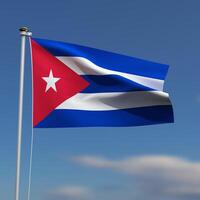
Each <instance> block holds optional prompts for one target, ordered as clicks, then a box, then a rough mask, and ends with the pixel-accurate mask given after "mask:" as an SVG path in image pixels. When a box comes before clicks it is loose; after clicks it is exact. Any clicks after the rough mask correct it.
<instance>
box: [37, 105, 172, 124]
mask: <svg viewBox="0 0 200 200" xmlns="http://www.w3.org/2000/svg"><path fill="white" fill-rule="evenodd" d="M173 121H174V119H173V110H172V106H152V107H143V108H132V109H124V110H112V111H82V110H54V111H53V112H52V113H51V114H50V115H49V116H48V117H46V118H45V119H44V120H43V121H42V122H40V123H39V124H38V125H37V126H36V127H35V128H56V127H57V128H59V127H119V126H142V125H151V124H161V123H171V122H173Z"/></svg>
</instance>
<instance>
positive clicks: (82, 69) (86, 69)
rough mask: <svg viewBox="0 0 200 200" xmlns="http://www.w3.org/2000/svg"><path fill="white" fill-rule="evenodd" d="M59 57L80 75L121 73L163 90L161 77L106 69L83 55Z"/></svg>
mask: <svg viewBox="0 0 200 200" xmlns="http://www.w3.org/2000/svg"><path fill="white" fill-rule="evenodd" d="M57 58H58V59H59V60H60V61H61V62H63V63H64V64H65V65H67V66H68V67H69V68H71V69H72V70H73V71H75V72H76V73H77V74H79V75H119V76H122V77H124V78H127V79H129V80H131V81H134V82H137V83H138V84H140V85H143V86H146V87H149V88H152V89H154V90H159V91H163V85H164V81H163V80H160V79H155V78H148V77H144V76H138V75H134V74H128V73H124V72H118V71H113V70H109V69H105V68H103V67H100V66H97V65H95V64H94V63H93V62H91V61H90V60H88V59H86V58H82V57H66V56H65V57H61V56H59V57H57Z"/></svg>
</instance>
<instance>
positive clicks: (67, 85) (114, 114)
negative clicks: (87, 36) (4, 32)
mask: <svg viewBox="0 0 200 200" xmlns="http://www.w3.org/2000/svg"><path fill="white" fill-rule="evenodd" d="M31 50H32V79H33V126H34V127H36V128H54V127H100V126H102V127H108V126H110V127H117V126H140V125H150V124H160V123H171V122H173V121H174V119H173V109H172V105H171V102H170V100H169V95H168V94H167V93H165V92H163V85H164V80H165V77H166V75H167V71H168V65H164V64H159V63H155V62H150V61H146V60H142V59H138V58H133V57H129V56H125V55H120V54H116V53H111V52H107V51H103V50H99V49H94V48H90V47H85V46H80V45H76V44H70V43H63V42H57V41H51V40H44V39H36V38H32V39H31Z"/></svg>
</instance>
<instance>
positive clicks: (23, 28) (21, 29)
mask: <svg viewBox="0 0 200 200" xmlns="http://www.w3.org/2000/svg"><path fill="white" fill-rule="evenodd" d="M19 31H20V32H22V31H24V32H28V28H27V27H25V26H23V27H21V28H20V29H19Z"/></svg>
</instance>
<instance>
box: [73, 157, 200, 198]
mask: <svg viewBox="0 0 200 200" xmlns="http://www.w3.org/2000/svg"><path fill="white" fill-rule="evenodd" d="M72 160H73V162H76V163H77V164H79V165H84V166H88V167H93V168H99V169H110V170H113V171H116V172H120V173H126V174H128V175H131V176H134V178H135V179H136V180H137V183H136V184H137V190H140V191H141V192H140V193H141V195H140V196H141V197H138V199H145V198H147V197H148V199H178V200H179V199H186V200H191V199H192V200H196V199H200V163H199V162H192V161H189V160H186V159H182V158H178V157H171V156H154V155H153V156H140V157H128V158H126V159H121V160H111V159H105V158H102V157H97V156H88V155H82V156H76V157H73V158H72ZM137 192H138V191H137Z"/></svg>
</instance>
